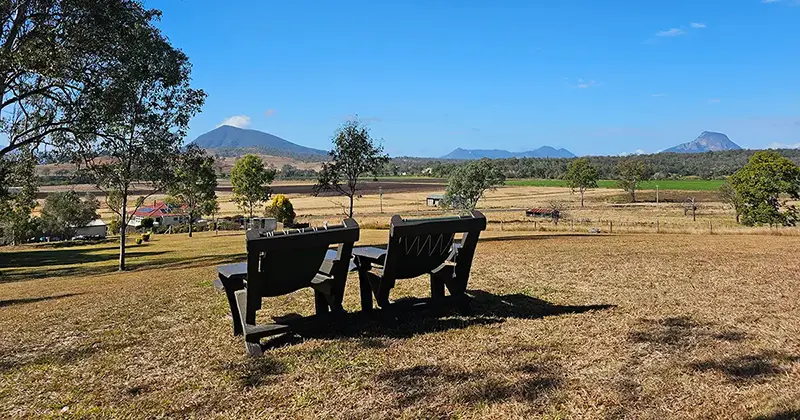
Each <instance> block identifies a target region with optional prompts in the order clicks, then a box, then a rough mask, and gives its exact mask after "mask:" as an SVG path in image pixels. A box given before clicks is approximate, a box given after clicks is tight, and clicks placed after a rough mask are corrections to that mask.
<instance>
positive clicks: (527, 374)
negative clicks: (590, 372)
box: [375, 358, 563, 409]
mask: <svg viewBox="0 0 800 420" xmlns="http://www.w3.org/2000/svg"><path fill="white" fill-rule="evenodd" d="M560 371H561V366H560V365H559V364H558V363H556V362H555V361H553V360H551V359H546V358H542V359H541V360H538V361H536V362H535V363H526V364H522V365H515V364H514V363H510V366H509V367H507V368H501V369H500V370H499V371H495V370H486V369H482V368H476V369H471V370H467V369H465V368H463V367H456V366H438V365H430V364H426V365H417V366H413V367H406V368H399V369H393V370H389V371H385V372H382V373H380V374H378V375H376V376H375V381H376V382H377V383H378V385H379V386H380V387H381V388H382V389H383V390H384V392H387V393H390V394H394V395H395V398H394V399H393V400H392V403H393V405H394V406H395V408H397V409H406V408H407V407H409V406H413V405H415V404H417V403H421V404H420V405H424V406H428V405H430V404H428V401H430V400H432V399H447V400H452V401H455V402H458V403H459V404H467V405H476V404H486V403H499V402H505V401H518V402H522V403H531V402H536V401H539V400H540V399H542V398H545V397H547V396H548V395H549V394H550V393H552V392H553V391H554V390H556V389H557V388H559V387H560V386H561V385H562V383H563V380H562V376H563V374H562V373H560Z"/></svg>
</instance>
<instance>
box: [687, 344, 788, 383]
mask: <svg viewBox="0 0 800 420" xmlns="http://www.w3.org/2000/svg"><path fill="white" fill-rule="evenodd" d="M798 361H800V357H798V356H794V355H790V354H785V353H781V352H777V351H771V350H770V351H762V352H760V353H755V354H746V355H743V356H736V357H728V358H724V359H720V360H704V361H699V362H694V363H690V364H689V367H690V368H692V369H694V370H697V371H700V372H708V371H716V372H720V373H722V374H724V375H725V376H726V377H727V378H728V379H729V380H731V381H733V382H745V381H753V380H759V379H764V378H768V377H770V376H775V375H780V374H782V373H785V372H786V371H787V368H786V365H788V364H792V363H795V362H798Z"/></svg>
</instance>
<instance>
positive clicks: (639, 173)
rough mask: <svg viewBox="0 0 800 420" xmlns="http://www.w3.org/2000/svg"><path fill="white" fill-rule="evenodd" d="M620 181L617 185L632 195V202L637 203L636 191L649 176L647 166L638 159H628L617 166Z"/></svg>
mask: <svg viewBox="0 0 800 420" xmlns="http://www.w3.org/2000/svg"><path fill="white" fill-rule="evenodd" d="M617 174H618V175H619V180H618V181H617V185H618V186H619V187H620V188H621V189H622V190H624V191H625V192H627V193H628V194H630V195H631V202H633V203H635V202H636V190H638V189H639V183H641V182H642V181H644V180H646V179H647V178H648V176H649V169H648V167H647V164H646V163H644V162H643V161H641V160H637V159H626V160H623V161H622V162H620V163H619V164H618V165H617Z"/></svg>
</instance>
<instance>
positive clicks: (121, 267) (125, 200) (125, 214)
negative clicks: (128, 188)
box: [119, 194, 128, 271]
mask: <svg viewBox="0 0 800 420" xmlns="http://www.w3.org/2000/svg"><path fill="white" fill-rule="evenodd" d="M127 207H128V195H127V194H123V196H122V211H121V212H120V213H122V214H121V215H120V217H121V218H122V219H121V220H120V228H119V271H125V233H126V230H127V227H128V209H127Z"/></svg>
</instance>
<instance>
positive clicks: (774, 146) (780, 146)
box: [767, 142, 800, 149]
mask: <svg viewBox="0 0 800 420" xmlns="http://www.w3.org/2000/svg"><path fill="white" fill-rule="evenodd" d="M767 147H768V148H770V149H800V143H795V144H786V143H778V142H772V143H770V144H769V146H767Z"/></svg>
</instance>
